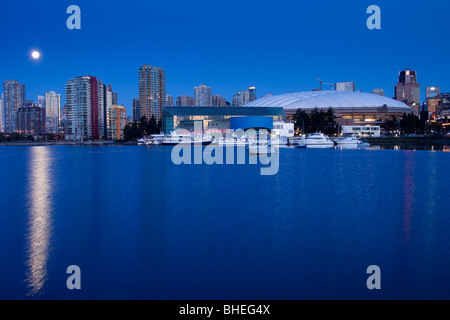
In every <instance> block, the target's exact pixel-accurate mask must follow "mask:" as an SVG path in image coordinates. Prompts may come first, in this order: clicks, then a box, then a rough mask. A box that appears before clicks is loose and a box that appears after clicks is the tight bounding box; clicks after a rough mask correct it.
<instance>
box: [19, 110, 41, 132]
mask: <svg viewBox="0 0 450 320" xmlns="http://www.w3.org/2000/svg"><path fill="white" fill-rule="evenodd" d="M16 131H17V132H18V133H20V134H24V135H41V134H45V108H41V107H39V106H38V103H33V104H32V105H31V106H29V107H21V108H19V109H17V112H16Z"/></svg>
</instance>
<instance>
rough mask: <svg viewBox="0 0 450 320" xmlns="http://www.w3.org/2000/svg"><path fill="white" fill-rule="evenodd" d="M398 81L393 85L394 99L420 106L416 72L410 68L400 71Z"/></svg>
mask: <svg viewBox="0 0 450 320" xmlns="http://www.w3.org/2000/svg"><path fill="white" fill-rule="evenodd" d="M398 78H399V81H398V83H397V85H396V86H395V100H398V101H402V102H404V103H406V104H407V105H409V106H411V107H413V106H414V105H419V106H420V84H419V83H417V72H416V71H412V70H410V69H407V70H404V71H400V73H399V77H398Z"/></svg>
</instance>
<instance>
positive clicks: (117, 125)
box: [108, 105, 127, 140]
mask: <svg viewBox="0 0 450 320" xmlns="http://www.w3.org/2000/svg"><path fill="white" fill-rule="evenodd" d="M109 113H110V115H109V117H108V118H109V126H108V127H109V130H108V134H109V135H108V139H111V140H123V139H124V135H123V131H124V129H125V126H126V125H127V109H125V108H124V106H118V105H112V106H111V108H110V110H109Z"/></svg>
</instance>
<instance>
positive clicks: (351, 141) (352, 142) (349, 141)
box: [336, 136, 370, 148]
mask: <svg viewBox="0 0 450 320" xmlns="http://www.w3.org/2000/svg"><path fill="white" fill-rule="evenodd" d="M336 142H337V144H338V146H339V147H355V148H357V147H361V148H365V147H370V144H368V143H367V142H365V141H364V140H360V139H358V138H357V137H355V136H349V137H345V138H340V139H338V140H337V141H336Z"/></svg>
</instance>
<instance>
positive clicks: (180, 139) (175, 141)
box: [161, 132, 212, 146]
mask: <svg viewBox="0 0 450 320" xmlns="http://www.w3.org/2000/svg"><path fill="white" fill-rule="evenodd" d="M211 142H212V140H211V139H210V138H207V137H203V136H194V137H192V136H191V134H189V133H186V134H176V133H173V132H171V134H170V135H168V136H166V138H165V139H164V140H161V144H162V145H164V146H176V145H184V144H187V145H193V144H201V145H203V146H206V145H209V144H211Z"/></svg>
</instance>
